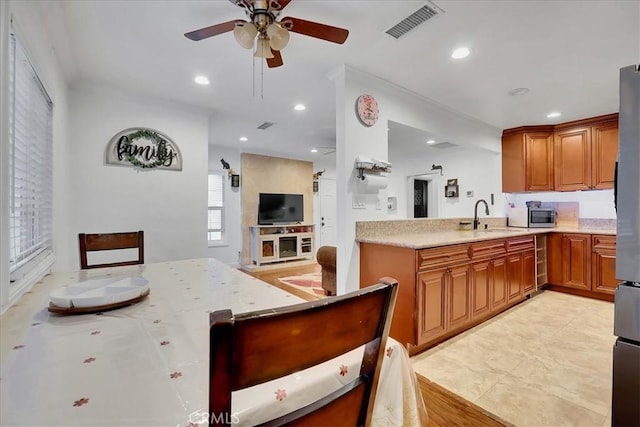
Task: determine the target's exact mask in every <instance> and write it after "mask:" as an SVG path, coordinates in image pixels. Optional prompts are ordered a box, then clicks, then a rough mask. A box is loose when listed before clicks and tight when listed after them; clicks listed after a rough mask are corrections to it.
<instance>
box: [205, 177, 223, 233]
mask: <svg viewBox="0 0 640 427" xmlns="http://www.w3.org/2000/svg"><path fill="white" fill-rule="evenodd" d="M224 177H225V173H224V172H209V184H208V188H209V197H208V199H209V201H208V205H209V220H208V222H209V225H208V237H207V239H208V240H209V241H210V242H212V241H213V242H216V241H220V240H222V237H223V233H224Z"/></svg>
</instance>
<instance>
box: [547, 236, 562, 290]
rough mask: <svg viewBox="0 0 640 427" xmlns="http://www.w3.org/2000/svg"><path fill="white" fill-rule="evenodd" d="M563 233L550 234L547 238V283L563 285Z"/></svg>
mask: <svg viewBox="0 0 640 427" xmlns="http://www.w3.org/2000/svg"><path fill="white" fill-rule="evenodd" d="M562 236H563V235H562V233H550V234H549V236H547V282H548V283H550V284H552V285H561V284H562V266H563V261H562Z"/></svg>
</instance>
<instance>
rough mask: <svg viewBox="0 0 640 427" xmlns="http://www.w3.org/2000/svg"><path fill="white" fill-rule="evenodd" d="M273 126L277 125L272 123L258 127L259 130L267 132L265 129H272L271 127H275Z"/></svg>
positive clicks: (265, 123)
mask: <svg viewBox="0 0 640 427" xmlns="http://www.w3.org/2000/svg"><path fill="white" fill-rule="evenodd" d="M273 125H275V123H272V122H264V123H263V124H261V125H260V126H258V129H262V130H265V129H268V128H270V127H271V126H273Z"/></svg>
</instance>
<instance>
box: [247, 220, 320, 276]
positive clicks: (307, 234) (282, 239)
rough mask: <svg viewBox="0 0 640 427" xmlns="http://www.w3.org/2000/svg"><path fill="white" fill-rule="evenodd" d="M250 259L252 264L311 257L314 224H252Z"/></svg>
mask: <svg viewBox="0 0 640 427" xmlns="http://www.w3.org/2000/svg"><path fill="white" fill-rule="evenodd" d="M249 229H250V230H251V260H252V262H253V264H254V265H257V266H260V265H262V264H270V263H274V262H285V261H293V260H300V259H305V258H308V259H313V258H314V257H315V250H314V246H315V245H314V234H313V231H314V225H312V224H295V225H253V226H251V227H249Z"/></svg>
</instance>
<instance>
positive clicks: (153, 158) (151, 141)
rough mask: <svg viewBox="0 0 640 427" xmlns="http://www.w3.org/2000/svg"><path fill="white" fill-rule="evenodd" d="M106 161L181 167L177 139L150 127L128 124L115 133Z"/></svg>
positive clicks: (116, 163) (141, 165)
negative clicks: (133, 126)
mask: <svg viewBox="0 0 640 427" xmlns="http://www.w3.org/2000/svg"><path fill="white" fill-rule="evenodd" d="M106 162H107V164H108V165H121V166H131V167H135V168H140V169H168V170H177V171H181V170H182V155H181V154H180V149H179V148H178V146H177V145H176V143H175V142H173V141H172V140H171V138H169V137H168V136H167V135H165V134H163V133H162V132H159V131H157V130H154V129H149V128H129V129H125V130H123V131H120V132H118V133H117V134H115V135H114V136H113V137H112V138H111V140H109V144H108V145H107V152H106Z"/></svg>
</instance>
